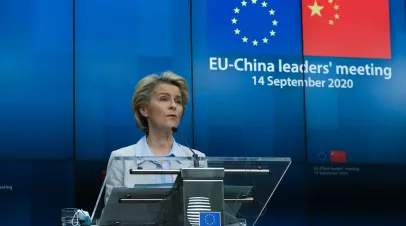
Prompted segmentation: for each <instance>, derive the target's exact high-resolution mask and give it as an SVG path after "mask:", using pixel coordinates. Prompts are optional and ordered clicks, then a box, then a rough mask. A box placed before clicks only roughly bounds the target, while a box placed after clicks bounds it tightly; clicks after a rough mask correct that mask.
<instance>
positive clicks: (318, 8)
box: [308, 0, 324, 16]
mask: <svg viewBox="0 0 406 226" xmlns="http://www.w3.org/2000/svg"><path fill="white" fill-rule="evenodd" d="M308 7H309V8H310V9H311V10H312V16H313V15H314V14H317V15H319V16H321V13H320V11H321V10H322V9H323V8H324V6H319V5H317V1H316V0H314V4H313V5H312V6H311V5H309V6H308Z"/></svg>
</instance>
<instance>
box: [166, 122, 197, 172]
mask: <svg viewBox="0 0 406 226" xmlns="http://www.w3.org/2000/svg"><path fill="white" fill-rule="evenodd" d="M172 132H174V133H177V134H179V136H180V138H182V140H183V142H185V144H186V145H187V147H188V148H189V150H190V151H191V152H192V153H193V155H192V156H193V166H194V167H195V168H199V167H200V166H199V161H198V160H197V157H198V156H197V154H196V153H195V152H194V151H193V149H191V148H190V145H189V144H188V143H187V142H186V139H185V138H184V137H183V136H182V134H181V133H180V132H179V131H178V128H176V127H172Z"/></svg>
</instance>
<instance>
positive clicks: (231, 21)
mask: <svg viewBox="0 0 406 226" xmlns="http://www.w3.org/2000/svg"><path fill="white" fill-rule="evenodd" d="M207 4H208V5H207V11H206V13H207V16H206V17H207V36H208V45H209V49H210V51H211V52H214V53H243V54H244V53H247V54H266V55H288V56H301V55H302V34H301V31H302V28H301V3H300V0H289V1H287V0H272V1H271V0H262V1H259V0H228V1H219V0H208V1H207Z"/></svg>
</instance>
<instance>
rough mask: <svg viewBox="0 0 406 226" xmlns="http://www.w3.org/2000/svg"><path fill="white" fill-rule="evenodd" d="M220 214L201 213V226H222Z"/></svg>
mask: <svg viewBox="0 0 406 226" xmlns="http://www.w3.org/2000/svg"><path fill="white" fill-rule="evenodd" d="M220 225H221V215H220V212H200V216H199V226H220Z"/></svg>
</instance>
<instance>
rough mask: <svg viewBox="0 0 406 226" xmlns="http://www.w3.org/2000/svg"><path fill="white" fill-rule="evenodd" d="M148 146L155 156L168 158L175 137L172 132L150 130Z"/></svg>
mask: <svg viewBox="0 0 406 226" xmlns="http://www.w3.org/2000/svg"><path fill="white" fill-rule="evenodd" d="M147 144H148V146H149V149H151V152H152V154H153V155H155V156H166V155H168V154H169V152H170V151H171V149H172V145H173V135H172V131H168V132H166V131H164V132H163V131H159V130H155V129H153V128H149V131H148V136H147Z"/></svg>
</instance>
